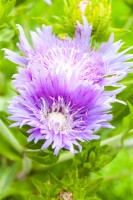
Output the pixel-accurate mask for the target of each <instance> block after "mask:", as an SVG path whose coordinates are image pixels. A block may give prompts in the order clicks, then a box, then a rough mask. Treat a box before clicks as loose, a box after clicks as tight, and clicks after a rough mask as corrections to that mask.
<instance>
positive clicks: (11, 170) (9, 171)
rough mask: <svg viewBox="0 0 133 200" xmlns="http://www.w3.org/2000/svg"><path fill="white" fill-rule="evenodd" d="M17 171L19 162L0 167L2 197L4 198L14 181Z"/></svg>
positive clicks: (0, 193)
mask: <svg viewBox="0 0 133 200" xmlns="http://www.w3.org/2000/svg"><path fill="white" fill-rule="evenodd" d="M16 172H17V164H16V163H15V164H13V165H12V166H10V167H6V168H5V167H4V168H3V167H2V168H1V169H0V198H2V197H3V196H4V195H5V194H6V192H7V190H8V189H9V187H10V185H11V183H12V182H13V180H14V178H15V175H16Z"/></svg>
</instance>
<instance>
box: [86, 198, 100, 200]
mask: <svg viewBox="0 0 133 200" xmlns="http://www.w3.org/2000/svg"><path fill="white" fill-rule="evenodd" d="M86 200H101V199H99V198H98V197H89V198H86Z"/></svg>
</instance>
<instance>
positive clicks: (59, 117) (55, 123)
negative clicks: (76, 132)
mask: <svg viewBox="0 0 133 200" xmlns="http://www.w3.org/2000/svg"><path fill="white" fill-rule="evenodd" d="M47 119H48V127H49V130H54V131H64V130H66V128H67V118H66V116H65V115H64V114H63V113H61V112H52V113H49V114H48V116H47Z"/></svg>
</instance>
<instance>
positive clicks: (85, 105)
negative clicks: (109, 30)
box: [5, 17, 133, 154]
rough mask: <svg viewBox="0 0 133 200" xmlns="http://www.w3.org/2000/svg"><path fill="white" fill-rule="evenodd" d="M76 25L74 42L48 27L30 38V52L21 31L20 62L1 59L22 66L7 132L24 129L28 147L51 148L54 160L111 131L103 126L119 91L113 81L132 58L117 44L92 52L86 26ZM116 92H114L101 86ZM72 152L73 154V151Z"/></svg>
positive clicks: (13, 57) (12, 56) (9, 55)
mask: <svg viewBox="0 0 133 200" xmlns="http://www.w3.org/2000/svg"><path fill="white" fill-rule="evenodd" d="M83 22H84V24H83V25H81V24H79V23H78V24H77V28H76V31H75V37H74V38H73V39H71V38H70V37H68V36H67V37H66V39H64V40H62V39H60V38H58V37H56V36H55V35H54V34H53V33H52V28H51V26H43V27H42V30H40V29H39V28H37V30H36V32H31V38H32V42H33V47H31V45H30V44H29V42H28V41H27V39H26V37H25V34H24V31H23V29H22V28H21V27H20V26H19V25H18V29H19V31H20V36H19V39H20V43H19V44H17V46H18V47H19V49H20V50H21V51H22V52H23V53H24V56H20V55H18V54H17V53H14V52H12V51H10V50H7V49H5V57H6V58H8V59H9V60H11V61H12V62H15V63H16V64H19V65H20V66H23V68H21V67H19V73H18V74H16V75H14V76H13V77H14V78H15V80H14V81H13V83H14V86H15V89H16V90H17V91H18V92H19V95H18V96H15V97H14V98H13V100H12V102H11V103H10V106H9V113H10V114H11V115H12V116H10V117H9V119H11V120H13V121H15V123H14V124H13V125H12V126H20V127H22V126H23V125H29V126H30V127H31V128H30V130H28V133H29V138H28V141H31V140H34V141H35V143H36V142H38V141H39V140H44V145H43V146H42V149H46V148H47V147H48V146H49V145H51V144H52V148H53V149H54V152H55V154H58V152H59V151H60V149H62V148H65V149H69V150H70V151H71V152H76V151H77V150H78V149H79V150H80V151H81V149H82V147H81V145H80V144H79V142H78V141H89V140H92V139H97V138H99V136H97V135H94V134H93V133H94V132H95V131H97V130H98V129H99V128H101V127H108V128H112V126H111V125H110V124H109V122H108V121H110V120H111V119H112V115H111V114H109V112H110V109H111V106H110V103H112V102H115V101H116V96H115V95H116V94H117V93H118V92H120V91H121V90H122V89H123V86H122V85H119V84H118V83H117V82H118V80H120V79H122V78H123V77H124V76H126V74H127V73H128V69H129V67H130V66H131V65H132V63H129V62H127V61H128V60H129V59H131V58H132V57H133V56H132V55H131V54H126V55H125V53H126V52H127V51H128V50H129V49H130V48H129V49H126V50H124V51H122V52H120V53H119V52H118V50H119V48H120V47H121V45H122V43H121V42H120V41H118V42H115V43H114V42H113V35H111V37H110V39H109V41H108V42H107V43H104V44H102V45H101V47H100V48H99V49H98V50H95V49H92V48H91V42H90V36H91V26H89V25H88V23H87V21H86V18H85V17H83ZM109 85H111V86H114V87H118V86H119V87H120V89H117V90H113V91H108V92H107V91H106V92H105V90H104V87H105V86H109ZM75 146H77V147H78V148H76V149H75V148H74V147H75Z"/></svg>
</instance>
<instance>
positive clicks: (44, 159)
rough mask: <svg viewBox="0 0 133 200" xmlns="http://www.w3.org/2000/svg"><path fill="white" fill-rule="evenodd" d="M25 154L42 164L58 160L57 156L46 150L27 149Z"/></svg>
mask: <svg viewBox="0 0 133 200" xmlns="http://www.w3.org/2000/svg"><path fill="white" fill-rule="evenodd" d="M25 153H26V155H27V156H28V157H29V158H30V159H31V160H33V161H35V162H38V163H40V164H43V165H50V164H53V163H55V162H57V160H58V158H59V157H58V156H55V155H53V154H51V152H50V151H48V150H45V151H43V150H40V151H27V152H25Z"/></svg>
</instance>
